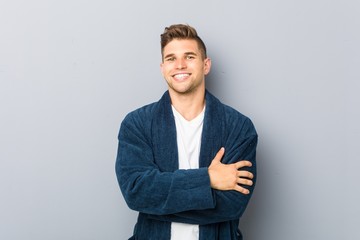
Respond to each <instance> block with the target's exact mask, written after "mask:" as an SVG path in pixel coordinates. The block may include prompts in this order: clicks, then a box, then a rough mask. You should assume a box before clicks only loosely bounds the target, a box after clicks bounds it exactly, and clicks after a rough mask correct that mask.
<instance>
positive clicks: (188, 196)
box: [115, 116, 215, 215]
mask: <svg viewBox="0 0 360 240" xmlns="http://www.w3.org/2000/svg"><path fill="white" fill-rule="evenodd" d="M144 122H145V121H144ZM146 129H147V128H146V127H144V123H142V122H141V121H139V120H138V119H137V118H136V117H131V116H128V117H126V118H125V119H124V121H123V123H122V125H121V127H120V131H119V136H118V139H119V145H118V153H117V159H116V166H115V169H116V175H117V178H118V182H119V186H120V189H121V191H122V194H123V196H124V198H125V201H126V203H127V205H128V206H129V208H130V209H133V210H135V211H138V212H142V213H146V214H150V215H170V214H174V213H179V212H186V211H191V210H201V209H208V208H214V206H215V202H214V199H213V192H212V189H211V187H210V179H209V176H208V172H207V168H199V169H194V170H176V171H174V172H163V171H160V170H159V167H158V166H157V165H156V164H155V162H154V157H153V151H152V147H151V141H150V137H149V136H147V134H146ZM169 160H170V159H169ZM189 179H190V181H189Z"/></svg>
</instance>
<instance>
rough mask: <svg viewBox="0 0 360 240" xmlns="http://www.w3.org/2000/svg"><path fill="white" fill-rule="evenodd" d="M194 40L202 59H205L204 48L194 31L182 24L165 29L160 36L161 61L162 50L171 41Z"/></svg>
mask: <svg viewBox="0 0 360 240" xmlns="http://www.w3.org/2000/svg"><path fill="white" fill-rule="evenodd" d="M175 39H176V40H184V39H186V40H195V41H196V42H197V45H198V47H199V50H200V52H201V55H202V59H205V58H207V54H206V46H205V44H204V42H203V41H202V40H201V38H200V37H199V36H198V35H197V32H196V30H195V29H194V28H193V27H191V26H189V25H184V24H175V25H171V26H169V27H166V28H165V30H164V33H163V34H161V54H162V59H163V60H164V48H165V46H166V45H167V44H168V43H169V42H171V41H172V40H175Z"/></svg>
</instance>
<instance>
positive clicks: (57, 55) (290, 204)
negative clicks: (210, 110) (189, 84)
mask: <svg viewBox="0 0 360 240" xmlns="http://www.w3.org/2000/svg"><path fill="white" fill-rule="evenodd" d="M359 9H360V3H359V1H356V0H354V1H351V0H348V1H347V0H343V1H335V0H333V1H332V0H312V1H306V0H303V1H294V0H275V1H256V0H227V1H216V0H203V1H190V0H183V1H170V0H166V1H165V0H159V1H136V0H133V1H119V0H118V1H115V0H111V1H110V0H108V1H100V0H99V1H95V0H92V1H89V0H87V1H86V0H63V1H49V0H32V1H26V0H12V1H1V2H0V111H1V118H0V189H1V198H0V239H6V240H20V239H21V240H22V239H24V240H38V239H44V240H45V239H51V240H57V239H59V240H60V239H61V240H63V239H74V240H92V239H94V240H99V239H101V240H105V239H109V240H115V239H127V237H129V236H130V235H131V232H132V228H133V224H134V223H135V220H136V213H135V212H133V211H131V210H129V209H128V208H127V206H126V205H125V203H124V200H123V198H122V196H121V194H120V191H119V188H118V185H117V181H116V177H115V172H114V163H115V157H116V149H117V133H118V129H119V124H120V122H121V120H122V119H123V117H124V116H125V114H126V113H127V112H129V111H131V110H133V109H135V108H137V107H140V106H142V105H144V104H147V103H150V102H153V101H156V100H158V99H159V97H160V96H161V94H162V93H163V91H164V90H165V89H166V84H165V82H164V80H163V79H162V76H161V74H160V69H159V64H160V46H159V35H160V33H161V32H162V31H163V29H164V27H165V26H168V25H170V24H173V23H188V24H190V25H193V26H194V27H196V28H197V29H198V32H199V34H200V36H202V38H203V39H204V41H205V42H206V43H207V46H208V49H209V55H210V57H211V58H212V61H213V68H212V72H211V74H210V76H209V77H208V79H207V81H208V83H207V84H208V88H209V89H210V91H212V92H213V93H214V94H215V95H216V96H218V97H219V98H220V99H221V100H222V101H223V102H224V103H227V104H229V105H231V106H233V107H235V108H237V109H238V110H239V111H241V112H243V113H244V114H246V115H248V116H249V117H250V118H251V119H252V120H253V121H254V123H255V124H256V127H257V130H258V132H259V141H260V142H259V145H258V168H259V175H258V185H257V188H256V190H255V193H254V196H253V199H252V201H251V203H250V205H249V207H248V209H247V211H246V213H245V215H244V217H243V218H242V220H241V227H242V230H243V232H244V235H245V237H246V238H245V239H247V240H265V239H269V240H289V239H291V240H297V239H299V240H304V239H327V240H329V239H347V240H353V239H360V233H359V230H358V224H359V223H358V221H357V220H358V218H359V214H360V208H359V202H360V193H359V187H358V183H359V182H360V177H359V174H358V169H359V167H360V164H359V161H358V160H359V154H360V146H359V145H360V144H359V138H360V127H359V124H358V123H359V122H360V113H359V104H360V96H359V90H360V89H359V87H360V84H359V80H360V74H359V64H360V61H359V55H360V47H359V42H360V34H359V29H360V11H359Z"/></svg>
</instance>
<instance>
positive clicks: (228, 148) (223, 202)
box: [149, 119, 258, 225]
mask: <svg viewBox="0 0 360 240" xmlns="http://www.w3.org/2000/svg"><path fill="white" fill-rule="evenodd" d="M233 127H234V126H233ZM257 139H258V138H257V133H256V131H255V128H254V126H253V124H252V123H251V121H250V120H249V119H247V120H246V122H245V124H244V126H235V128H233V131H230V134H229V136H228V138H227V141H226V144H225V155H224V158H223V160H222V162H223V163H234V162H237V161H239V160H241V159H244V160H249V161H250V162H252V167H250V168H243V169H244V170H245V169H246V170H248V171H250V172H252V173H253V174H254V179H253V182H254V184H253V185H252V186H250V187H248V186H246V188H247V189H249V190H250V194H248V195H245V194H242V193H239V192H237V191H234V190H231V191H220V190H214V189H213V190H212V194H213V199H214V200H215V205H214V207H210V208H206V209H197V210H191V211H184V212H178V213H175V214H170V215H161V216H160V215H150V216H149V217H150V218H153V219H157V220H162V221H169V222H182V223H189V224H199V225H205V224H212V223H219V222H224V221H230V220H238V219H239V218H240V217H241V216H242V214H243V213H244V211H245V209H246V207H247V205H248V202H249V200H250V198H251V195H252V193H253V191H254V187H255V183H256V146H257ZM244 187H245V186H244ZM205 197H206V196H204V198H205Z"/></svg>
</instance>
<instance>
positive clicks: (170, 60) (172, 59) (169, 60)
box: [166, 57, 175, 62]
mask: <svg viewBox="0 0 360 240" xmlns="http://www.w3.org/2000/svg"><path fill="white" fill-rule="evenodd" d="M174 60H175V58H173V57H171V58H167V59H166V61H168V62H173V61H174Z"/></svg>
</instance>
